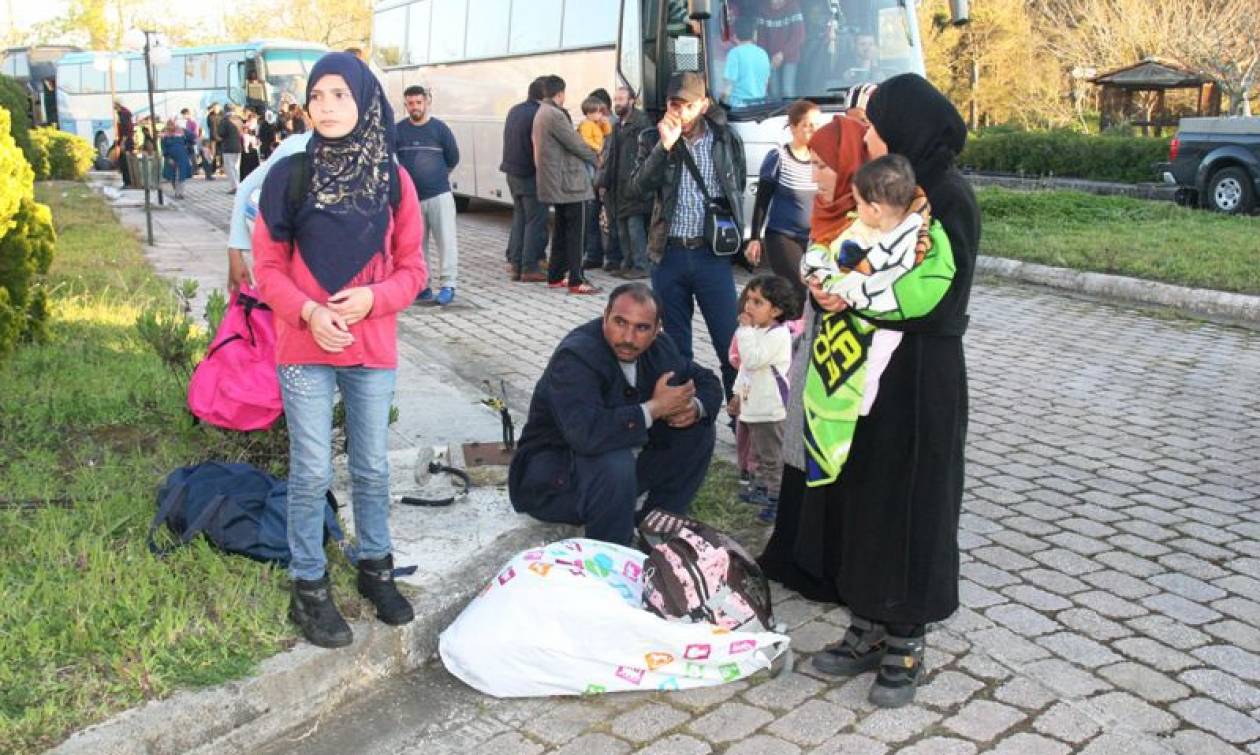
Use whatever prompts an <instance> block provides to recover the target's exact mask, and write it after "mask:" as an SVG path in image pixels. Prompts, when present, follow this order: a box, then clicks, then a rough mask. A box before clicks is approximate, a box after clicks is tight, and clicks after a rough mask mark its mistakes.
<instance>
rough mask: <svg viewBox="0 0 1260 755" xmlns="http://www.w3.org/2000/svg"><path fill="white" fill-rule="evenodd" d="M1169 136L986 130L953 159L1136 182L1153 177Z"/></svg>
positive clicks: (983, 166)
mask: <svg viewBox="0 0 1260 755" xmlns="http://www.w3.org/2000/svg"><path fill="white" fill-rule="evenodd" d="M1168 142H1169V140H1168V139H1163V138H1155V137H1141V136H1091V135H1089V134H1082V133H1079V132H1076V131H1067V130H1056V131H1012V130H1008V129H1000V130H988V131H985V132H981V133H979V134H972V135H971V136H970V137H969V138H968V139H967V147H966V149H964V150H963V153H962V156H961V157H960V158H959V160H958V162H959V164H960V165H962V166H963V167H966V168H972V169H974V170H980V171H998V172H1002V173H1019V174H1024V175H1031V176H1062V177H1065V178H1087V179H1092V180H1095V181H1123V182H1128V183H1136V182H1140V181H1154V180H1155V171H1154V169H1153V168H1152V165H1153V164H1154V163H1157V162H1163V161H1166V160H1167V159H1168Z"/></svg>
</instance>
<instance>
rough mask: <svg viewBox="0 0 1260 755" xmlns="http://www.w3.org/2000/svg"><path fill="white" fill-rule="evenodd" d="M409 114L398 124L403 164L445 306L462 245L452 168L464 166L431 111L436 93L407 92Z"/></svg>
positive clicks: (427, 294)
mask: <svg viewBox="0 0 1260 755" xmlns="http://www.w3.org/2000/svg"><path fill="white" fill-rule="evenodd" d="M403 102H404V103H405V104H406V106H407V117H406V118H404V119H403V120H401V121H399V122H398V147H397V152H398V162H399V163H400V164H401V165H402V167H403V168H405V169H406V170H407V172H408V173H409V174H411V180H412V182H414V183H415V185H416V193H417V194H419V195H420V214H421V215H422V216H424V259H425V261H426V262H427V263H428V265H429V270H431V271H434V273H436V275H437V277H438V279H439V280H440V281H441V284H442V288H441V290H439V291H438V294H437V303H438V304H439V305H441V306H446V305H447V304H450V303H451V300H452V299H454V298H455V278H456V271H457V268H458V266H459V249H458V246H457V242H456V238H455V195H454V194H452V193H451V181H450V174H451V171H453V170H455V166H456V165H458V164H459V147H458V146H457V145H456V144H455V135H454V134H452V133H451V129H450V128H449V127H448V126H447V125H446V124H445V123H443V122H442V121H440V120H438V119H437V118H434V117H433V116H431V115H429V106H430V105H431V104H432V97H431V96H430V94H429V92H428V91H427V90H425V88H424V87H422V86H409V87H407V89H406V91H404V92H403ZM433 298H434V296H433V290H432V289H430V288H426V289H425V290H423V291H421V292H420V296H419V300H420V301H430V300H432V299H433Z"/></svg>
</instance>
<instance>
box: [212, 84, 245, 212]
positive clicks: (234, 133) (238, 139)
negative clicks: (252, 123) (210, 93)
mask: <svg viewBox="0 0 1260 755" xmlns="http://www.w3.org/2000/svg"><path fill="white" fill-rule="evenodd" d="M242 125H243V124H242V123H241V120H240V119H239V118H237V117H236V107H235V106H234V105H228V106H226V107H225V108H223V117H222V118H220V119H219V131H218V133H219V151H220V153H221V154H222V155H223V173H224V175H226V176H227V180H228V194H235V193H236V187H237V186H239V185H240V183H241V153H242V152H244V151H245V140H244V137H243V136H242V134H241V129H242Z"/></svg>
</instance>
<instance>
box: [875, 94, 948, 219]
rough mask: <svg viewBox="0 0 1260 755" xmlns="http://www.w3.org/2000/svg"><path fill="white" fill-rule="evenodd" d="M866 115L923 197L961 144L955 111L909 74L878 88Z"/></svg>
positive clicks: (938, 95)
mask: <svg viewBox="0 0 1260 755" xmlns="http://www.w3.org/2000/svg"><path fill="white" fill-rule="evenodd" d="M866 117H867V118H868V119H869V120H870V122H871V125H872V126H874V127H875V131H876V132H877V133H878V134H879V136H880V138H881V139H883V140H884V143H885V144H887V145H888V151H889V152H893V153H895V154H898V155H901V156H902V157H904V158H906V159H907V160H909V161H910V164H911V165H912V166H914V174H915V177H916V178H917V179H918V182H919V185H920V186H922V187H923V188H924V189H926V190H927V191H928V193H929V194H931V189H932V187H933V186H935V185H936V183H937V181H939V180H940V178H941V177H942V176H943V175H944V173H945V171H946V170H948V169H949V167H950V166H951V165H953V164H954V159H955V158H956V157H958V155H959V154H960V153H961V152H962V150H963V145H965V144H966V143H967V124H966V123H965V122H964V121H963V118H962V116H961V115H959V114H958V109H957V108H955V107H954V105H953V103H951V102H950V101H949V100H948V99H946V97H945V95H943V94H941V93H940V91H939V90H937V88H936V87H934V86H932V85H931V84H930V83H928V81H927V79H925V78H923V77H922V76H919V75H918V74H915V73H903V74H901V75H900V76H894V77H892V78H891V79H888V80H887V81H885V82H884V83H882V84H880V85H879V88H878V89H876V90H875V93H874V94H873V95H871V99H870V101H869V102H868V103H867V105H866Z"/></svg>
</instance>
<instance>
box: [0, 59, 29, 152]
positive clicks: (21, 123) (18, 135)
mask: <svg viewBox="0 0 1260 755" xmlns="http://www.w3.org/2000/svg"><path fill="white" fill-rule="evenodd" d="M30 106H31V101H30V97H29V96H28V95H27V93H26V87H24V86H22V85H21V84H19V83H18V82H17V80H16V79H11V78H9V77H8V76H0V108H4V109H5V110H8V111H9V115H10V116H12V122H11V123H10V124H9V135H10V136H12V137H13V141H15V142H17V145H18V147H19V148H20V149H21V150H22V155H23V156H24V157H26V161H27V162H28V163H30V164H31V165H32V166H33V165H35V160H36V159H37V157H36V153H35V148H34V146H33V145H32V144H31V137H30V131H31V120H30V116H29V115H27V114H26V111H27V109H28V108H29V107H30Z"/></svg>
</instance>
